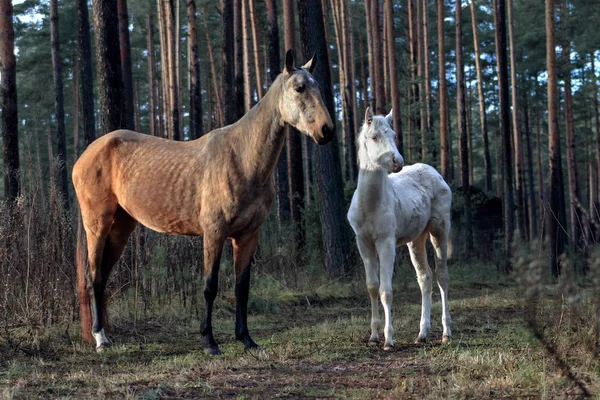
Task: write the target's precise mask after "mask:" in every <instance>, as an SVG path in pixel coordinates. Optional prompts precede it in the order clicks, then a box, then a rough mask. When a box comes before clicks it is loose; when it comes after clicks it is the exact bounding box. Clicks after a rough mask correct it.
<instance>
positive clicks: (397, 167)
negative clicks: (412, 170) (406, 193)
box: [390, 159, 404, 172]
mask: <svg viewBox="0 0 600 400" xmlns="http://www.w3.org/2000/svg"><path fill="white" fill-rule="evenodd" d="M403 166H404V163H403V162H402V161H397V160H396V159H394V160H392V162H391V164H390V170H391V171H392V172H400V171H402V167H403Z"/></svg>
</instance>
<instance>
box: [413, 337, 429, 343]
mask: <svg viewBox="0 0 600 400" xmlns="http://www.w3.org/2000/svg"><path fill="white" fill-rule="evenodd" d="M425 343H427V338H424V337H417V338H416V339H415V344H425Z"/></svg>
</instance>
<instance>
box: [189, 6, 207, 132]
mask: <svg viewBox="0 0 600 400" xmlns="http://www.w3.org/2000/svg"><path fill="white" fill-rule="evenodd" d="M187 17H188V43H189V44H188V59H189V64H190V139H197V138H199V137H200V136H202V135H203V134H204V127H203V126H202V114H203V112H202V91H201V89H200V82H201V80H200V63H199V61H198V33H197V29H196V26H197V22H196V1H195V0H187Z"/></svg>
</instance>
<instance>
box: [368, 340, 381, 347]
mask: <svg viewBox="0 0 600 400" xmlns="http://www.w3.org/2000/svg"><path fill="white" fill-rule="evenodd" d="M378 344H379V339H369V341H368V342H367V346H369V347H375V346H377V345H378Z"/></svg>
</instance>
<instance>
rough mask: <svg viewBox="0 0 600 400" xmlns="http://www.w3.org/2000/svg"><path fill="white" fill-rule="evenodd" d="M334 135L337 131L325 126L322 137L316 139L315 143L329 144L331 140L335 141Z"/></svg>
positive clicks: (322, 129)
mask: <svg viewBox="0 0 600 400" xmlns="http://www.w3.org/2000/svg"><path fill="white" fill-rule="evenodd" d="M334 133H335V131H334V130H333V128H332V127H330V126H329V125H328V124H324V125H323V126H322V127H321V137H320V138H314V139H315V142H317V144H327V143H329V142H331V140H332V139H333V135H334Z"/></svg>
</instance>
